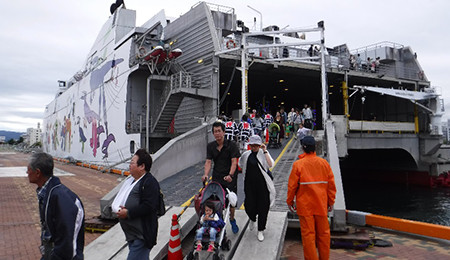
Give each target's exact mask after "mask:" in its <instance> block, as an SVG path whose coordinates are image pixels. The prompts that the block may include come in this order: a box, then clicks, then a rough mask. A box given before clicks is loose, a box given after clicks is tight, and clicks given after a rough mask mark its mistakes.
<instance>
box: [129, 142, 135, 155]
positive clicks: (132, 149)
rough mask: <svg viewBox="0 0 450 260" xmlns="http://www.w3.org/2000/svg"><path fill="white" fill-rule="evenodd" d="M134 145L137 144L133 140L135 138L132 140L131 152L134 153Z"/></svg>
mask: <svg viewBox="0 0 450 260" xmlns="http://www.w3.org/2000/svg"><path fill="white" fill-rule="evenodd" d="M134 146H135V145H134V141H133V140H132V141H130V153H131V154H134V149H135V148H134Z"/></svg>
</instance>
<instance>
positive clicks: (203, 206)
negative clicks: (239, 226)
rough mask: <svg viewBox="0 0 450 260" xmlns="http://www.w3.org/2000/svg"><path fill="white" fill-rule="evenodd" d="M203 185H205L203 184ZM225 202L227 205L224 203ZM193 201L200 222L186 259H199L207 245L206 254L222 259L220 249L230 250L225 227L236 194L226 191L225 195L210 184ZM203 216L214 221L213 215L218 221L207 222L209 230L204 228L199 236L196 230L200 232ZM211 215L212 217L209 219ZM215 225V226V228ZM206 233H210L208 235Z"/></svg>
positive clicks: (219, 186) (220, 187)
mask: <svg viewBox="0 0 450 260" xmlns="http://www.w3.org/2000/svg"><path fill="white" fill-rule="evenodd" d="M203 185H205V183H203ZM227 200H228V201H229V203H226V202H227ZM194 201H195V211H196V212H197V215H198V216H199V218H200V220H199V222H198V224H197V236H196V241H195V243H194V246H193V248H192V250H191V251H190V252H189V254H188V255H187V259H188V260H191V259H200V255H202V254H203V253H202V249H203V248H204V247H205V246H207V245H208V253H209V254H211V253H213V258H212V259H213V260H217V259H222V258H221V257H220V256H219V253H220V249H222V250H227V251H228V250H230V249H231V240H230V239H228V238H227V235H226V232H225V229H226V228H225V227H226V225H227V223H228V222H229V221H230V206H231V205H233V206H236V202H237V197H236V194H234V193H233V192H230V191H228V189H227V192H226V193H225V190H224V189H223V188H222V186H221V185H220V184H219V183H217V182H210V183H208V184H207V185H206V186H205V187H204V188H203V189H202V191H200V193H199V194H197V195H195V200H194ZM208 208H210V209H212V212H211V213H209V209H208ZM207 210H208V212H207ZM205 215H206V216H210V218H212V219H216V218H215V216H214V215H217V217H218V219H219V220H218V221H212V220H208V226H209V227H210V228H204V229H203V230H202V231H201V234H200V231H198V230H200V229H201V228H202V227H203V225H204V223H205V221H204V216H205ZM211 215H213V216H212V217H211ZM202 220H203V222H202ZM205 220H206V219H205ZM214 222H215V223H214ZM215 224H217V227H216V226H215ZM213 227H214V228H213ZM208 231H209V232H210V233H208ZM211 231H212V232H213V233H214V236H215V238H214V237H212V236H213V235H212V234H211ZM199 245H200V246H199ZM211 245H213V246H211Z"/></svg>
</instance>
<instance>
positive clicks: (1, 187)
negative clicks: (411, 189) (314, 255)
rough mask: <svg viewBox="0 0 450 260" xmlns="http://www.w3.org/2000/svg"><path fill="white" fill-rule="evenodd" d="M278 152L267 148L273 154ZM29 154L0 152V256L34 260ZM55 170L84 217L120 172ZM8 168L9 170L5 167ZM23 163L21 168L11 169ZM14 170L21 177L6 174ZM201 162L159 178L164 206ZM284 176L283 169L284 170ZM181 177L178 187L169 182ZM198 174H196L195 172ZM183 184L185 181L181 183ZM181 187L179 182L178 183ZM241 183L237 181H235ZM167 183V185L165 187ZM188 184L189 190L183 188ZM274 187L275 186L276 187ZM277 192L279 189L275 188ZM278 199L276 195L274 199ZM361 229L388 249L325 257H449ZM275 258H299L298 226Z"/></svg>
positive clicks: (440, 249)
mask: <svg viewBox="0 0 450 260" xmlns="http://www.w3.org/2000/svg"><path fill="white" fill-rule="evenodd" d="M279 153H280V151H273V152H272V155H273V156H274V158H275V157H276V156H277V155H278V154H279ZM28 157H29V154H23V153H18V152H0V202H1V203H0V204H1V209H2V210H1V212H0V220H1V221H0V260H3V259H4V260H9V259H38V258H39V257H40V254H39V249H38V246H39V243H40V239H39V230H40V226H39V214H38V207H37V200H36V193H35V189H36V185H34V184H30V183H29V182H28V179H27V177H26V173H25V171H26V165H27V162H28ZM55 166H56V168H58V169H60V170H63V171H64V172H62V173H61V175H60V176H61V177H60V178H61V180H62V182H63V183H64V184H65V185H67V186H68V187H69V188H71V189H72V190H73V191H75V192H76V193H77V194H78V195H79V196H80V198H81V200H82V201H83V204H84V207H85V211H86V213H85V215H86V219H91V218H95V217H97V216H99V215H100V207H99V201H100V198H102V197H103V196H104V195H105V194H106V193H108V192H109V191H110V190H111V189H112V188H113V187H114V186H115V185H117V184H118V178H119V177H120V176H118V175H116V174H107V173H100V172H98V171H96V170H92V169H87V168H83V167H78V166H75V165H72V164H66V163H61V162H55ZM6 167H13V168H6ZM17 167H23V168H17ZM15 171H19V172H21V173H22V175H21V176H17V175H14V174H12V173H13V172H15ZM201 174H202V165H201V164H197V165H196V166H193V167H191V168H189V169H186V170H185V171H183V172H181V173H179V174H177V176H174V177H173V178H169V179H166V180H164V181H163V182H161V187H162V189H163V191H164V190H165V189H167V190H166V191H165V193H166V194H170V196H167V197H166V198H167V202H166V203H167V204H168V205H174V206H179V205H181V204H182V202H184V201H186V200H187V199H188V198H189V197H190V196H192V195H194V194H195V193H196V192H197V191H198V189H199V188H200V186H201V183H200V182H199V179H200V176H201ZM287 174H288V173H287ZM182 175H186V176H189V178H184V180H185V181H184V182H183V184H182V186H183V187H184V188H182V189H180V188H177V187H176V186H174V185H172V184H176V183H179V182H177V181H176V179H179V178H177V177H180V176H182ZM197 175H198V176H197ZM186 182H187V183H186ZM179 185H181V184H179ZM241 186H242V185H241ZM168 187H172V189H170V190H169V188H168ZM186 187H189V189H186ZM277 188H278V187H277ZM279 194H283V192H279ZM281 200H282V198H280V201H281ZM364 229H365V230H367V232H368V233H369V234H370V235H372V236H374V237H376V238H379V239H383V240H387V241H389V242H391V243H392V244H393V246H392V247H372V248H368V249H366V250H364V251H360V250H351V249H332V250H331V253H330V259H449V258H450V249H449V248H450V247H449V244H450V242H449V241H447V240H438V239H429V238H426V237H421V236H414V235H409V234H404V233H399V232H395V231H388V230H382V229H376V228H369V227H364ZM100 235H101V233H89V232H86V233H85V239H86V241H85V243H86V245H88V244H90V243H91V242H92V241H93V240H95V239H96V238H97V237H99V236H100ZM281 259H289V260H290V259H303V250H302V245H301V240H300V231H299V230H298V229H289V230H288V232H287V234H286V238H285V242H284V246H283V249H282V253H281Z"/></svg>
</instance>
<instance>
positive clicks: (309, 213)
mask: <svg viewBox="0 0 450 260" xmlns="http://www.w3.org/2000/svg"><path fill="white" fill-rule="evenodd" d="M301 144H302V149H303V151H304V154H302V156H300V160H297V161H296V162H294V164H293V166H292V171H291V174H290V176H289V182H288V193H287V199H286V203H287V204H288V206H289V209H290V210H291V211H295V210H296V211H297V215H298V216H299V220H300V227H301V234H302V243H303V253H304V256H305V259H319V258H320V259H329V256H330V227H329V223H328V217H327V212H328V211H331V209H332V207H333V205H334V200H335V195H336V186H335V183H334V175H333V172H332V171H331V167H330V165H329V164H328V162H327V161H326V160H325V159H322V158H320V157H318V156H317V155H316V152H315V151H316V142H315V140H314V137H312V136H305V137H304V138H303V140H302V141H301ZM316 245H317V248H316ZM317 249H318V250H319V257H318V256H317Z"/></svg>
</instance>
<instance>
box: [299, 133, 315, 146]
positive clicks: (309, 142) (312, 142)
mask: <svg viewBox="0 0 450 260" xmlns="http://www.w3.org/2000/svg"><path fill="white" fill-rule="evenodd" d="M302 145H305V146H312V145H316V141H315V140H314V137H312V136H309V135H308V136H305V137H304V138H303V139H302Z"/></svg>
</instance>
